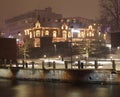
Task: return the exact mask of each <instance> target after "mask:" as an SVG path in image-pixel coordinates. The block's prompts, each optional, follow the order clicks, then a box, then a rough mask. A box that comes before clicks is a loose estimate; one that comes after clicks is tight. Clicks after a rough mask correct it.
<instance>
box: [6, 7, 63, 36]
mask: <svg viewBox="0 0 120 97" xmlns="http://www.w3.org/2000/svg"><path fill="white" fill-rule="evenodd" d="M38 18H39V20H40V22H42V23H43V25H44V26H46V25H50V24H51V23H52V22H53V21H54V20H56V19H60V18H62V15H61V14H57V13H54V12H52V8H50V7H48V8H45V9H44V10H34V11H31V12H28V13H25V14H22V15H20V16H16V17H13V18H11V19H7V20H6V21H5V25H6V31H4V32H6V36H14V37H17V34H18V32H21V33H22V34H24V29H27V28H30V27H33V26H34V24H35V22H36V20H38Z"/></svg>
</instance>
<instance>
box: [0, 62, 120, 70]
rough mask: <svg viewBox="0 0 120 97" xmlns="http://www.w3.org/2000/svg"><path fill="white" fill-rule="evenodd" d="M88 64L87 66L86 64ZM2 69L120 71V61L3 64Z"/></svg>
mask: <svg viewBox="0 0 120 97" xmlns="http://www.w3.org/2000/svg"><path fill="white" fill-rule="evenodd" d="M86 63H87V64H86ZM0 66H1V68H13V67H14V68H24V69H112V70H113V71H116V70H120V60H88V61H87V62H86V61H85V60H81V61H74V62H72V64H71V61H61V60H56V61H47V62H46V61H44V60H42V61H39V62H38V63H36V62H33V61H31V62H29V63H27V62H24V61H23V62H21V63H17V64H3V65H0Z"/></svg>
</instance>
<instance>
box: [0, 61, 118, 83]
mask: <svg viewBox="0 0 120 97" xmlns="http://www.w3.org/2000/svg"><path fill="white" fill-rule="evenodd" d="M21 62H22V63H18V64H11V65H10V64H6V65H3V66H1V67H0V77H1V78H10V79H21V80H39V81H59V82H78V83H79V82H89V83H94V82H100V83H101V82H107V83H120V72H119V68H120V66H119V61H118V60H117V61H116V60H94V61H93V60H90V61H88V62H85V61H76V62H72V65H71V63H70V61H59V60H57V61H55V60H54V61H46V60H44V61H43V60H42V61H40V63H35V62H33V61H31V62H30V61H29V63H27V62H25V61H21ZM86 63H87V64H86ZM103 63H104V64H103Z"/></svg>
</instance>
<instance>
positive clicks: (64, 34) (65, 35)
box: [62, 30, 67, 38]
mask: <svg viewBox="0 0 120 97" xmlns="http://www.w3.org/2000/svg"><path fill="white" fill-rule="evenodd" d="M62 35H63V38H67V31H65V30H64V31H63V32H62Z"/></svg>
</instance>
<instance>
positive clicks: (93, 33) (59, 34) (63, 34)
mask: <svg viewBox="0 0 120 97" xmlns="http://www.w3.org/2000/svg"><path fill="white" fill-rule="evenodd" d="M24 31H25V39H32V40H33V44H34V47H41V46H42V45H41V42H40V41H41V38H43V37H52V40H51V41H52V43H56V42H70V41H71V39H72V41H73V42H77V41H81V40H84V39H86V40H89V39H90V40H95V39H96V38H97V39H102V38H104V39H106V36H105V35H104V34H101V33H100V32H97V30H96V29H94V28H93V27H92V25H90V26H88V27H83V28H81V27H80V28H74V27H71V26H68V25H67V24H66V23H63V24H61V26H59V27H43V26H42V24H41V23H40V22H39V21H37V22H36V24H35V27H32V28H28V29H25V30H24ZM101 37H102V38H101ZM49 42H50V41H49Z"/></svg>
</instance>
